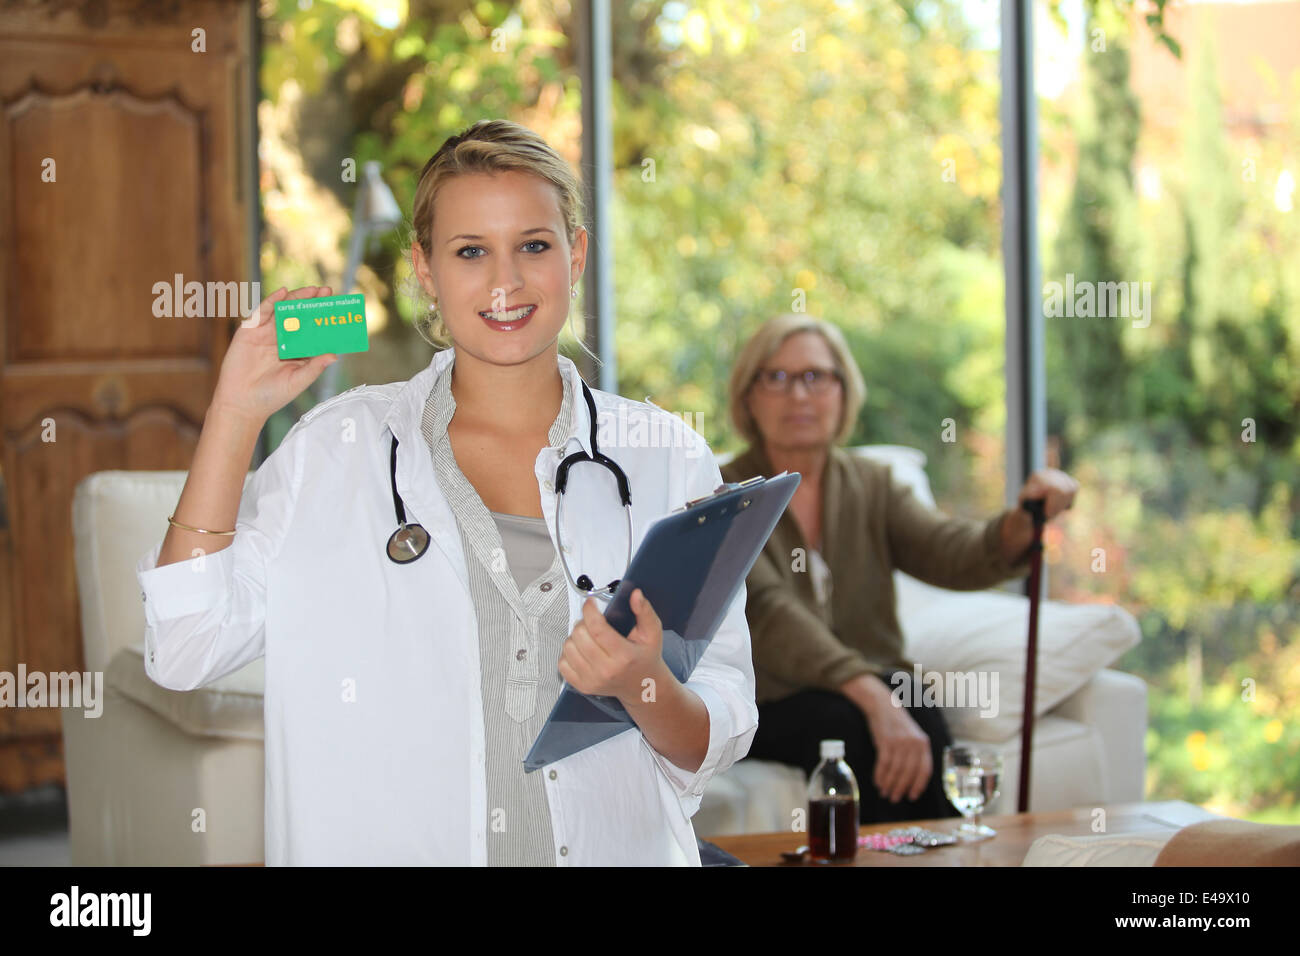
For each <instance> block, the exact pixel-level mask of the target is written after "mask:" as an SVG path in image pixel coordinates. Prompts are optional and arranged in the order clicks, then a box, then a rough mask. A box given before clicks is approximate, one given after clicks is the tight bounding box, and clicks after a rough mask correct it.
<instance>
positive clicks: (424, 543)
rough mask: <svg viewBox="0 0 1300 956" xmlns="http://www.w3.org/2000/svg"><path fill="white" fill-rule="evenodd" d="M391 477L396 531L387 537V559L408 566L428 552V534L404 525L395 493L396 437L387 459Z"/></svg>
mask: <svg viewBox="0 0 1300 956" xmlns="http://www.w3.org/2000/svg"><path fill="white" fill-rule="evenodd" d="M389 467H390V469H391V471H392V477H393V510H394V511H396V512H397V530H396V531H394V532H393V533H392V534H391V535H389V537H388V557H389V558H391V559H392V560H393V561H394V562H396V563H397V564H410V563H411V562H412V561H414V560H415V559H416V558H418V557H420V555H422V554H424V552H425V551H428V550H429V532H427V531H425V530H424V527H423V526H422V525H419V524H407V523H406V506H405V505H403V504H402V497H401V495H399V494H398V493H397V436H396V435H394V436H393V451H392V455H391V456H390V457H389Z"/></svg>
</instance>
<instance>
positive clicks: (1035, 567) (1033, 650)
mask: <svg viewBox="0 0 1300 956" xmlns="http://www.w3.org/2000/svg"><path fill="white" fill-rule="evenodd" d="M1045 504H1046V502H1045V501H1044V499H1042V498H1031V499H1030V500H1028V501H1026V502H1024V505H1023V507H1024V509H1025V510H1026V511H1028V512H1029V516H1030V517H1031V518H1033V519H1034V542H1033V544H1031V545H1030V546H1029V648H1028V651H1027V652H1026V654H1025V709H1024V718H1023V721H1022V723H1021V726H1020V800H1019V812H1020V813H1027V812H1029V763H1030V758H1031V757H1032V756H1033V752H1034V751H1033V743H1034V739H1033V738H1034V685H1035V683H1036V681H1037V678H1038V592H1039V588H1040V583H1041V579H1042V574H1043V521H1044V520H1045V518H1044V515H1045V511H1044V506H1045Z"/></svg>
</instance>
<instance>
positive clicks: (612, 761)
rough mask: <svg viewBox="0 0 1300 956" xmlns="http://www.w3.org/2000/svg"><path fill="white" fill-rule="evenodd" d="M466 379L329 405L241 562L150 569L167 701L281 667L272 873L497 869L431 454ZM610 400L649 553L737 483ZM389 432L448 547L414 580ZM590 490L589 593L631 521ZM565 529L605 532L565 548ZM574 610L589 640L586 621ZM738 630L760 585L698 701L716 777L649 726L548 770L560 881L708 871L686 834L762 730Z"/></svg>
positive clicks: (735, 614)
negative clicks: (694, 507)
mask: <svg viewBox="0 0 1300 956" xmlns="http://www.w3.org/2000/svg"><path fill="white" fill-rule="evenodd" d="M452 360H453V354H452V351H451V350H448V351H444V352H440V353H437V354H436V355H435V356H434V357H433V360H432V361H431V362H430V364H429V366H428V367H427V368H425V369H424V370H423V371H421V372H419V373H418V374H416V375H415V376H414V377H413V378H412V379H411V380H410V381H409V382H395V383H390V384H387V385H363V386H359V387H357V388H354V389H351V390H350V391H348V392H344V393H343V394H341V395H338V396H335V397H334V398H331V399H329V400H327V401H325V402H322V403H321V404H319V405H317V406H316V407H315V408H313V409H312V410H311V411H309V412H307V413H306V414H305V415H303V416H302V418H301V419H300V420H299V421H298V423H297V424H296V425H295V426H294V427H293V428H292V429H291V430H290V432H289V433H288V435H286V436H285V438H284V440H283V441H282V442H281V444H280V446H279V447H278V448H277V449H276V450H275V451H274V452H273V453H272V454H271V455H270V456H269V457H268V458H267V459H266V461H265V462H263V463H262V465H261V467H259V468H258V469H257V471H256V473H255V474H254V476H253V477H252V479H251V480H250V483H249V486H248V488H247V489H246V491H245V493H244V495H243V498H242V500H241V502H240V507H239V516H238V520H237V522H236V528H237V530H238V534H236V535H235V536H234V538H233V543H232V544H231V545H230V546H229V547H227V548H224V549H222V550H221V551H218V552H216V553H214V554H210V555H207V556H200V557H195V558H191V559H190V560H187V561H181V562H177V563H175V564H171V565H167V566H165V567H162V568H159V567H157V560H158V554H159V551H160V550H161V547H162V544H161V541H160V542H159V544H158V545H157V546H155V547H154V548H153V549H152V551H151V552H149V553H148V554H145V555H144V556H143V557H142V558H141V559H140V562H139V564H138V566H137V576H138V578H139V582H140V587H141V591H142V592H143V595H144V601H145V618H146V626H145V666H146V670H147V672H148V674H149V677H150V678H151V679H153V680H154V681H155V682H156V683H158V684H161V685H162V686H164V687H169V688H173V689H176V690H191V689H194V688H196V687H199V686H202V685H203V684H205V683H207V682H210V681H213V680H216V679H217V678H219V677H222V676H224V675H226V674H228V673H231V672H232V671H234V670H236V669H238V668H240V667H242V666H244V665H245V664H247V663H248V662H249V661H252V660H255V659H256V658H257V657H259V656H262V655H265V659H266V660H265V672H266V685H265V700H264V708H265V710H264V713H265V740H266V804H265V824H266V829H265V838H266V862H267V864H268V865H274V864H307V865H317V864H324V865H329V864H346V865H350V864H417V865H418V864H451V865H484V864H485V863H486V861H487V845H486V840H487V838H488V835H489V834H488V828H489V827H490V826H491V825H492V820H491V817H490V813H491V810H490V808H489V807H488V806H487V794H486V773H485V763H484V746H485V743H484V727H483V707H482V695H481V687H480V674H479V649H478V625H477V621H476V615H475V611H474V606H473V603H472V601H471V598H470V594H469V588H468V579H467V572H466V556H465V553H464V550H463V548H462V546H461V539H460V534H459V531H458V530H457V526H456V521H455V517H454V516H453V514H452V511H451V509H450V507H449V505H448V503H447V501H446V499H445V498H444V497H443V495H442V493H441V490H440V488H439V485H438V482H437V479H436V478H435V476H434V470H433V462H432V459H431V456H430V454H429V449H428V445H427V444H426V442H425V440H424V438H423V436H422V435H421V433H420V418H421V413H422V411H423V409H424V404H425V401H426V399H427V397H428V394H429V391H430V389H431V388H432V385H433V382H434V377H435V375H436V374H438V373H439V372H441V371H442V370H443V369H444V368H445V367H447V366H448V365H449V364H450V363H451V361H452ZM560 366H561V371H562V373H563V374H565V375H567V376H569V379H570V382H571V383H572V386H573V420H572V421H573V424H572V429H571V431H570V437H569V438H568V440H567V443H566V445H565V446H564V448H563V451H562V452H557V451H556V450H555V449H552V448H549V447H546V448H543V449H542V450H541V452H540V453H539V454H538V456H537V461H536V466H535V473H536V476H537V482H538V488H539V491H540V493H541V501H542V510H543V512H544V514H545V517H546V521H547V525H548V527H549V528H550V531H551V537H552V541H554V540H555V502H556V496H555V493H554V488H553V485H552V479H553V478H554V475H555V469H556V466H557V464H558V463H559V461H560V459H561V458H562V457H563V456H566V455H568V454H569V453H571V452H572V451H575V450H577V449H578V448H579V447H581V448H583V449H585V450H586V451H587V452H590V451H591V449H590V426H589V420H590V419H589V413H588V410H587V405H586V402H585V401H584V400H583V399H582V393H581V387H580V384H579V378H578V373H577V369H576V368H575V366H574V365H573V363H572V362H570V361H569V360H568V359H566V358H564V357H560ZM592 393H593V396H594V398H595V401H596V407H597V421H598V423H599V425H600V426H601V428H600V431H598V435H597V439H598V444H599V446H600V450H601V451H602V452H605V453H606V454H608V455H610V457H612V458H613V459H614V460H615V461H617V462H618V463H619V464H620V465H621V466H622V468H623V469H624V471H625V472H626V473H627V475H628V479H629V483H630V485H631V492H632V506H633V525H634V539H635V543H638V544H639V542H640V540H641V538H642V537H643V535H644V533H645V530H646V527H647V525H648V523H649V522H650V521H651V519H653V518H655V517H657V516H659V515H662V514H664V513H666V512H668V511H670V510H672V509H674V508H677V507H680V506H681V505H682V504H683V503H684V502H685V501H687V500H688V499H691V498H697V497H700V496H703V495H706V494H709V493H710V492H712V491H713V490H714V489H715V488H716V486H717V485H719V484H720V483H721V481H722V479H721V476H720V474H719V471H718V467H717V465H716V463H715V461H714V458H713V456H712V454H711V453H709V451H708V448H707V446H706V445H705V443H704V440H703V439H702V438H701V437H700V436H699V435H698V434H697V433H696V432H694V431H693V430H691V429H689V428H685V427H684V426H682V425H681V420H680V419H677V418H675V417H674V416H670V415H669V413H667V412H665V411H663V410H661V409H658V408H656V407H655V406H653V405H647V404H643V403H639V402H634V401H631V400H629V399H625V398H622V397H620V396H617V395H611V394H608V393H606V392H601V391H598V390H595V389H593V390H592ZM669 419H672V421H671V422H670V421H669ZM647 421H648V422H649V423H650V424H651V425H652V426H653V425H655V424H656V423H657V424H659V425H661V426H666V425H669V424H671V425H673V426H674V430H673V431H672V432H671V433H672V434H673V435H675V436H676V438H675V439H674V440H673V441H672V442H669V441H667V439H666V438H665V437H664V436H666V435H667V434H669V430H668V429H667V428H665V429H663V430H661V431H659V432H658V433H657V434H658V435H659V438H658V440H656V439H655V437H654V436H655V434H656V432H655V429H654V428H653V427H652V428H651V429H650V430H649V431H647V430H646V429H645V428H640V429H638V423H640V424H644V423H646V422H647ZM620 422H622V424H619V423H620ZM629 422H630V423H631V424H630V425H629V424H628V423H629ZM606 426H609V427H608V428H606ZM392 435H395V436H396V437H397V440H398V445H399V450H398V456H397V461H398V467H397V487H398V491H399V493H400V494H401V496H402V499H403V502H404V504H405V507H406V512H407V520H408V521H411V522H419V523H420V524H422V525H423V526H424V527H425V529H426V530H427V531H428V532H429V535H430V538H431V542H430V545H429V549H428V551H427V552H426V553H425V555H424V556H423V557H422V558H420V559H419V560H417V561H415V562H414V563H411V564H407V565H399V564H395V563H394V562H392V561H391V560H389V558H388V556H387V554H386V552H385V545H386V542H387V541H388V538H389V535H391V534H392V532H393V531H394V529H395V528H396V517H395V514H394V507H393V496H392V490H391V483H390V482H391V479H390V475H391V473H390V457H389V456H390V449H391V436H392ZM647 435H648V436H649V440H647ZM651 444H654V445H658V446H659V447H647V446H648V445H651ZM665 444H667V445H668V446H669V447H663V446H664V445H665ZM590 470H595V471H597V472H600V469H594V466H584V467H583V468H580V469H577V470H575V471H574V472H573V473H572V475H573V478H572V479H571V481H570V487H569V489H568V491H567V492H566V494H565V498H566V501H565V513H564V518H565V531H566V534H565V539H564V544H565V547H566V548H567V549H568V551H567V556H568V557H569V560H570V567H571V568H572V569H573V573H574V575H577V574H580V573H583V572H584V569H589V568H606V567H616V568H617V572H616V573H618V572H621V570H622V568H623V567H624V566H625V565H624V563H625V561H626V547H627V545H626V534H625V532H624V531H623V528H624V526H625V520H624V517H623V509H622V506H621V504H620V503H619V500H618V497H617V495H616V493H615V492H614V490H613V487H614V485H613V482H612V480H611V481H608V482H607V486H606V485H600V484H599V480H598V481H597V485H595V486H593V485H588V486H586V487H583V482H582V480H580V479H579V476H580V473H581V472H583V471H588V472H590ZM590 477H591V475H590V473H588V475H587V478H590ZM600 480H603V479H600ZM571 515H579V516H580V517H582V518H584V519H594V520H595V522H596V524H597V525H598V526H603V527H604V528H605V529H608V531H609V533H608V534H585V535H583V536H582V537H581V538H575V537H571V536H570V534H569V528H570V527H573V522H572V521H571ZM196 562H202V564H201V565H200V566H197V567H196ZM597 583H598V584H603V583H604V582H603V581H598V582H597ZM566 591H567V592H568V596H569V618H570V628H572V625H573V624H574V623H576V622H577V621H578V620H579V619H580V618H581V600H580V598H579V595H578V594H577V593H576V592H575V591H573V589H572V588H568V587H566ZM744 609H745V592H744V589H743V587H742V589H741V591H740V592H739V593H738V594H737V595H736V597H735V599H734V600H733V602H732V604H731V607H730V608H729V609H728V611H727V613H726V615H725V617H724V619H723V623H722V625H721V627H720V628H719V630H718V632H717V635H716V636H715V637H714V640H713V642H712V644H711V645H710V646H709V648H708V650H707V651H706V652H705V654H704V655H703V657H702V658H701V660H700V661H699V663H698V664H697V666H696V668H695V671H694V672H693V673H692V675H691V677H690V679H689V680H688V681H687V683H686V687H688V688H689V689H690V690H692V691H693V692H694V693H695V694H697V695H698V696H699V697H700V699H701V700H702V701H703V702H704V704H705V705H706V706H707V708H708V713H709V748H708V754H707V756H706V757H705V758H704V762H703V764H702V765H701V766H700V768H699V770H698V771H696V772H694V773H691V772H688V771H686V770H684V769H682V768H680V767H677V766H675V765H674V764H673V763H671V762H670V761H669V760H668V759H667V758H666V757H664V756H663V755H661V754H659V753H658V752H657V751H655V750H654V749H653V748H652V747H651V746H650V744H649V743H648V742H647V741H646V739H645V738H644V736H643V735H642V734H641V732H640V731H639V730H636V729H633V730H629V731H626V732H624V733H621V734H619V735H617V736H615V737H612V738H610V739H608V740H606V741H604V742H602V743H600V744H597V745H596V746H594V747H590V748H588V749H586V750H584V751H581V752H579V753H576V754H573V755H571V756H569V757H566V758H564V759H562V760H559V761H556V762H555V763H553V764H550V765H548V766H546V767H544V768H543V769H541V770H539V771H535V772H538V773H542V774H543V775H544V781H545V787H546V796H547V801H548V804H549V808H550V816H551V831H552V833H553V834H554V837H555V862H556V864H557V865H560V866H566V865H610V864H612V865H686V866H698V865H699V862H700V861H699V853H698V851H697V849H696V843H695V834H694V831H693V829H692V827H691V823H690V817H691V816H692V815H693V814H694V813H695V811H696V810H697V809H698V808H699V804H700V798H701V795H702V794H703V793H704V789H705V787H707V786H708V783H709V780H710V778H711V777H712V776H713V775H714V774H715V773H718V772H720V771H724V770H726V769H727V768H728V767H730V766H731V764H732V763H734V762H735V761H736V760H738V759H740V758H741V757H743V756H744V755H745V754H746V753H747V752H748V750H749V746H750V742H751V741H752V739H753V736H754V731H755V729H756V728H757V726H758V710H757V707H756V706H755V703H754V674H753V662H752V658H751V654H750V643H749V629H748V626H747V625H746V623H745V613H744ZM348 698H352V699H348ZM507 826H508V823H507Z"/></svg>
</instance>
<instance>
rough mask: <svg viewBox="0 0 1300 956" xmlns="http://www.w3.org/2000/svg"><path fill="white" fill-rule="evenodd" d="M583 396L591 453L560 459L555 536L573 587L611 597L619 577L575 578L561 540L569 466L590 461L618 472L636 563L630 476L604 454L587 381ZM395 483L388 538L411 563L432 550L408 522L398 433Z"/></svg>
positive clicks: (394, 555) (394, 554)
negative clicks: (600, 581) (603, 580)
mask: <svg viewBox="0 0 1300 956" xmlns="http://www.w3.org/2000/svg"><path fill="white" fill-rule="evenodd" d="M582 397H583V398H584V399H585V400H586V402H587V410H588V411H589V412H590V413H591V414H590V416H589V417H590V419H591V454H590V455H588V454H587V453H586V452H585V451H581V450H579V451H575V452H574V453H573V454H572V455H570V456H569V457H568V458H566V459H564V461H562V462H560V465H559V467H558V468H557V469H556V470H555V539H556V542H557V543H558V544H559V546H560V564H561V566H562V567H563V568H564V576H565V577H566V578H568V580H569V586H570V587H571V588H573V589H574V590H577V591H582V592H583V593H585V594H591V595H594V596H610V595H612V594H613V593H614V590H615V589H616V588H617V587H618V583H619V582H618V580H617V579H616V580H613V581H611V582H609V584H607V585H605V586H604V587H603V588H597V587H596V586H595V584H594V583H593V582H592V580H591V578H589V577H588V576H587V575H585V574H580V575H578V577H577V579H576V580H575V579H574V577H573V573H572V572H571V571H570V570H569V562H568V559H567V558H566V557H565V553H566V552H567V549H566V548H565V547H564V541H563V540H562V539H561V537H560V536H561V534H563V530H562V529H563V528H564V491H565V489H566V488H567V487H568V484H569V469H570V468H572V467H573V466H574V465H576V464H579V463H580V462H584V461H590V462H595V463H596V464H597V465H602V466H604V467H605V468H608V469H609V470H610V472H611V473H612V474H613V475H614V480H615V481H616V482H617V483H618V496H619V499H620V500H621V501H622V502H623V514H624V517H625V518H626V519H627V560H626V562H625V563H624V565H623V566H624V567H627V565H629V564H631V563H632V492H631V489H630V488H629V487H628V481H627V475H626V474H625V473H624V472H623V469H622V468H620V467H619V466H618V462H616V461H614V459H612V458H610V457H609V456H608V455H604V454H602V453H601V451H600V448H599V447H598V446H597V444H596V400H595V399H594V398H592V395H591V389H589V388H588V387H587V383H586V382H583V383H582ZM390 467H391V470H392V483H393V510H394V511H395V512H396V513H397V530H396V531H394V532H393V533H392V535H391V536H390V537H389V539H388V557H389V558H391V559H392V560H393V561H394V562H396V563H397V564H410V563H411V562H412V561H415V560H417V559H419V558H420V557H422V556H423V555H424V552H425V551H427V550H429V532H427V531H425V530H424V526H423V525H420V524H415V523H408V522H407V520H406V507H405V506H404V505H403V504H402V496H401V495H399V494H398V493H397V436H396V435H394V436H393V451H392V456H391V460H390Z"/></svg>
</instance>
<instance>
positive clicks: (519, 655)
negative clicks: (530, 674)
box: [515, 647, 528, 661]
mask: <svg viewBox="0 0 1300 956" xmlns="http://www.w3.org/2000/svg"><path fill="white" fill-rule="evenodd" d="M527 656H528V652H527V651H526V650H524V649H523V648H522V647H521V648H519V650H517V651H515V660H517V661H522V660H523V659H524V658H525V657H527Z"/></svg>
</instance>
